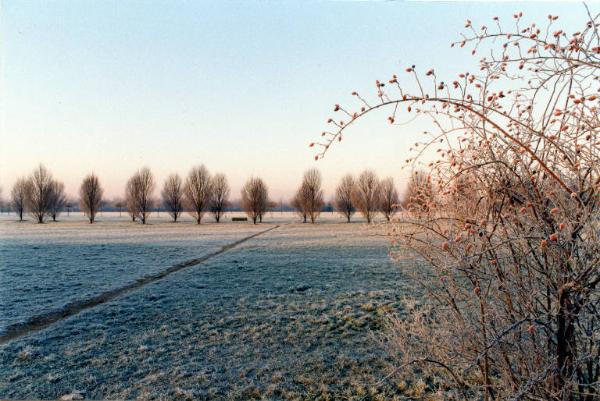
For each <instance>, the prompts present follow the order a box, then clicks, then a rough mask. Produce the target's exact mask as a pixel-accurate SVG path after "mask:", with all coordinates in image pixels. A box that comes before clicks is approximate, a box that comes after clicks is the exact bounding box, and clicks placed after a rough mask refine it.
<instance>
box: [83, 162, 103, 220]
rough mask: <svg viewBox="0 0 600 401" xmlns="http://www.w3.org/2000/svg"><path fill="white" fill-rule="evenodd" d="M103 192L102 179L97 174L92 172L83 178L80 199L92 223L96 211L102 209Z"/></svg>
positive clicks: (84, 211)
mask: <svg viewBox="0 0 600 401" xmlns="http://www.w3.org/2000/svg"><path fill="white" fill-rule="evenodd" d="M103 194H104V191H103V189H102V186H101V185H100V180H99V179H98V177H97V176H96V175H95V174H93V173H92V174H90V175H88V176H87V177H85V178H84V179H83V182H82V183H81V187H80V188H79V201H80V205H81V210H82V211H83V213H84V214H85V215H86V216H87V217H88V220H89V221H90V224H92V223H93V222H94V220H95V219H96V213H98V211H99V210H100V207H101V205H102V195H103Z"/></svg>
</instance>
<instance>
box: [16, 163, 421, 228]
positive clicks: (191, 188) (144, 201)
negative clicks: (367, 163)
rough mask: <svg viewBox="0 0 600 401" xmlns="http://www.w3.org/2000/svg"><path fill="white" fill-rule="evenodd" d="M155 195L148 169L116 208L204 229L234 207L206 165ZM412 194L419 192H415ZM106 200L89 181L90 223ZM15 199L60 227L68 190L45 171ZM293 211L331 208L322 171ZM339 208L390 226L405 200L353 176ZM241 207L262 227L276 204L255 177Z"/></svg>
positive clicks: (84, 192) (382, 184) (171, 179)
mask: <svg viewBox="0 0 600 401" xmlns="http://www.w3.org/2000/svg"><path fill="white" fill-rule="evenodd" d="M415 182H418V180H416V181H415V180H413V181H411V183H412V184H411V185H413V186H415V185H417V184H415ZM419 185H420V184H419ZM409 187H410V186H409ZM155 189H156V183H155V179H154V176H153V174H152V172H151V171H150V169H149V168H147V167H144V168H142V169H140V170H138V171H137V172H135V174H133V175H132V176H131V177H130V178H129V180H128V181H127V184H126V186H125V200H124V201H120V200H117V201H115V202H114V206H116V207H118V208H119V210H121V208H126V210H127V212H128V213H129V215H130V216H131V219H132V221H136V220H137V221H140V222H141V223H142V224H146V222H147V221H148V218H149V216H150V214H151V213H152V212H153V211H155V210H156V208H157V207H161V206H162V207H163V208H164V209H166V211H167V213H168V214H169V215H170V216H171V218H172V220H173V222H177V221H178V219H179V218H180V216H181V214H182V213H183V212H184V211H187V212H188V213H189V214H190V215H191V216H192V217H193V218H194V220H195V221H196V223H197V224H200V223H201V222H202V219H203V217H204V215H205V214H206V213H207V212H208V213H211V214H212V215H213V217H214V219H215V221H216V222H217V223H218V222H220V221H221V218H222V217H223V215H224V213H225V211H226V210H227V209H228V207H229V206H230V205H231V202H230V200H229V197H230V194H231V190H230V187H229V184H228V182H227V177H226V176H225V175H224V174H215V175H214V176H213V175H211V174H210V172H209V171H208V169H207V168H206V167H205V166H204V165H201V166H196V167H193V168H192V169H191V170H190V172H189V173H188V175H187V177H186V178H185V180H184V179H182V178H181V176H180V175H179V174H176V173H175V174H171V175H169V176H168V177H167V178H166V180H165V182H164V183H163V187H162V191H161V194H160V198H159V199H157V198H155V197H154V192H155ZM410 193H412V194H417V193H418V192H417V191H416V190H411V191H410ZM103 194H104V191H103V189H102V186H101V184H100V180H99V179H98V177H97V176H96V175H95V174H93V173H92V174H90V175H88V176H87V177H85V179H84V180H83V182H82V183H81V186H80V188H79V206H80V208H81V210H82V211H83V212H84V214H85V215H86V216H87V218H88V220H89V222H90V223H93V222H94V221H95V219H96V215H97V214H98V212H99V211H100V210H101V208H102V205H103V204H105V203H106V202H105V200H104V199H103ZM11 195H12V206H13V209H14V211H15V212H16V213H17V215H18V216H19V219H20V220H23V216H24V214H25V213H26V212H29V213H30V214H31V215H33V216H34V217H35V218H36V220H37V221H38V222H40V223H41V222H43V221H44V220H45V218H46V217H48V216H49V217H51V218H52V219H53V220H54V221H56V218H57V217H58V215H59V214H60V213H61V212H62V211H63V210H64V209H65V208H66V207H67V204H68V202H67V197H66V195H65V190H64V184H62V183H60V182H58V181H56V180H54V179H53V178H52V174H51V173H50V172H49V171H48V170H47V169H46V168H45V167H44V166H42V165H40V166H39V167H38V168H37V169H36V170H35V171H34V172H33V173H32V174H31V176H30V177H28V178H20V179H18V180H17V182H16V183H15V185H14V187H13V189H12V193H11ZM291 205H292V207H294V208H295V209H296V210H297V212H298V214H299V215H300V216H301V217H302V218H303V220H304V222H307V221H308V220H310V221H311V222H312V223H314V222H315V221H316V220H317V218H318V217H319V214H320V213H321V210H322V209H323V206H324V205H325V202H324V194H323V189H322V177H321V173H320V172H319V171H318V170H317V169H310V170H308V171H307V172H306V173H305V174H304V177H303V179H302V183H301V185H300V188H298V191H297V192H296V194H295V196H294V198H293V199H292V201H291ZM335 205H336V208H337V210H338V212H339V213H341V214H342V215H343V216H345V217H346V219H347V220H348V222H349V221H350V220H351V217H352V215H353V214H354V213H355V212H356V211H357V210H358V211H360V212H361V214H362V215H363V216H364V217H365V219H366V220H367V222H369V223H370V222H372V220H373V217H374V216H375V214H376V213H382V214H383V215H384V216H385V218H386V219H387V220H388V221H389V220H391V218H392V217H393V215H394V214H395V213H396V211H397V210H398V207H399V197H398V192H397V190H396V189H395V187H394V182H393V180H392V178H386V179H384V180H381V181H380V180H379V179H378V178H377V176H376V175H375V173H373V172H372V171H365V172H363V173H362V174H361V175H360V176H359V177H358V179H356V180H355V179H354V178H353V177H352V176H351V175H347V176H345V177H344V178H343V179H342V181H341V182H340V184H339V186H338V187H337V189H336V194H335ZM241 207H242V209H243V210H244V211H245V212H246V214H247V215H248V217H249V218H250V219H251V220H252V221H253V222H254V223H256V222H262V219H263V216H264V215H265V213H266V212H267V211H268V210H270V209H272V207H273V204H272V202H271V201H270V200H269V196H268V189H267V186H266V185H265V183H264V181H263V180H262V179H260V178H254V177H253V178H250V179H249V180H248V181H247V182H246V184H245V185H244V187H243V188H242V191H241Z"/></svg>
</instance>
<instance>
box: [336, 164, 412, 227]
mask: <svg viewBox="0 0 600 401" xmlns="http://www.w3.org/2000/svg"><path fill="white" fill-rule="evenodd" d="M335 206H336V209H337V210H338V212H339V213H341V214H342V215H343V216H344V217H345V218H346V220H347V221H348V222H350V219H351V218H352V215H353V214H354V213H355V212H356V211H357V210H358V211H359V212H360V213H361V214H362V215H363V217H364V218H365V219H366V220H367V223H371V222H372V221H373V218H374V217H375V215H376V214H377V213H378V212H379V213H381V214H382V215H383V216H384V217H385V218H386V220H387V221H390V220H391V219H392V217H393V216H394V214H396V212H397V211H398V210H399V208H400V198H399V196H398V191H397V190H396V188H395V186H394V180H393V179H392V178H391V177H388V178H385V179H383V180H381V181H380V180H379V179H378V178H377V175H376V174H375V173H374V172H372V171H370V170H366V171H363V172H362V173H361V174H360V175H359V176H358V178H357V179H354V177H352V176H351V175H350V174H348V175H346V176H344V177H343V178H342V180H341V181H340V183H339V185H338V186H337V188H336V190H335Z"/></svg>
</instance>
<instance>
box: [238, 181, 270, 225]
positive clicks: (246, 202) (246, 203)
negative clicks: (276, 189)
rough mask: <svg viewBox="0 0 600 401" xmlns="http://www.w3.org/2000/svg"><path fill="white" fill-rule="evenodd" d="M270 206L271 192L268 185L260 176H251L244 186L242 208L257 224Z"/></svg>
mask: <svg viewBox="0 0 600 401" xmlns="http://www.w3.org/2000/svg"><path fill="white" fill-rule="evenodd" d="M268 207H269V194H268V189H267V186H266V185H265V183H264V181H263V180H262V179H260V178H257V177H256V178H255V177H252V178H250V179H249V180H248V181H247V182H246V184H245V185H244V187H243V188H242V208H243V209H244V211H245V212H246V214H247V215H248V217H250V218H251V219H252V222H253V223H254V224H256V221H257V220H258V221H260V222H262V216H263V215H264V214H265V213H266V211H267V209H268Z"/></svg>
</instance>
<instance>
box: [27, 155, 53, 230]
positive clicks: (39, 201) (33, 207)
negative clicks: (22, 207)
mask: <svg viewBox="0 0 600 401" xmlns="http://www.w3.org/2000/svg"><path fill="white" fill-rule="evenodd" d="M52 183H53V180H52V174H51V173H50V172H49V171H48V169H46V167H44V166H43V165H41V164H40V165H39V166H38V167H37V168H36V169H35V170H34V172H33V173H32V174H31V176H30V177H29V179H28V184H27V187H28V189H29V190H28V191H27V194H28V198H27V202H26V206H27V210H29V213H31V214H32V215H33V216H34V217H35V218H36V220H37V222H38V223H43V222H44V219H45V218H46V215H47V214H48V213H49V211H50V203H51V201H52Z"/></svg>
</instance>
